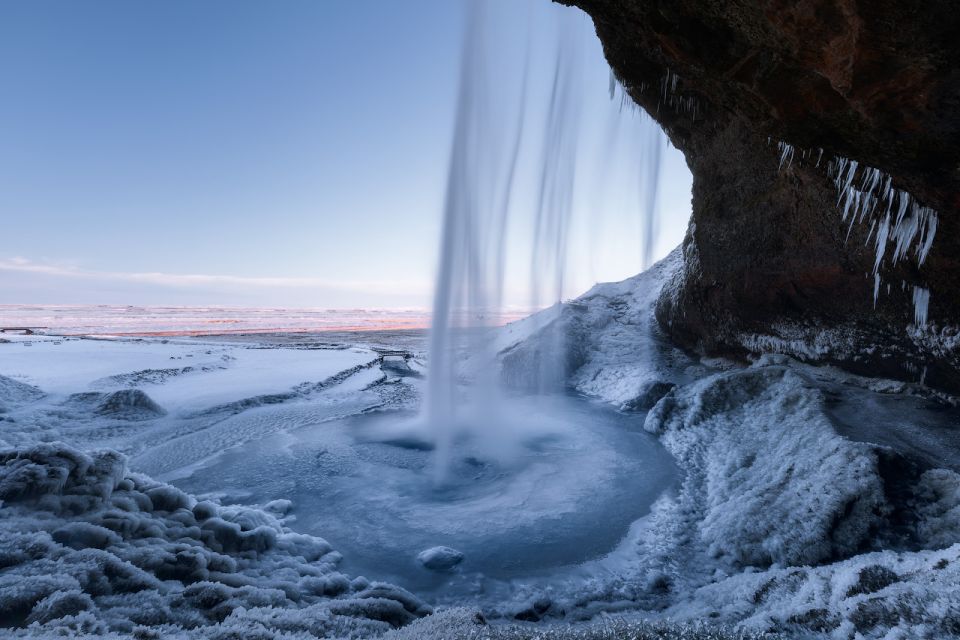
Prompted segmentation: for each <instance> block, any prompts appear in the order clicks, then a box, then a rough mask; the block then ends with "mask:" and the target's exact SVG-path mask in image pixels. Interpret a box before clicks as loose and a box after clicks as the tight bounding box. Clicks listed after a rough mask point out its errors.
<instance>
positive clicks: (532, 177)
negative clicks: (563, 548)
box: [421, 0, 663, 484]
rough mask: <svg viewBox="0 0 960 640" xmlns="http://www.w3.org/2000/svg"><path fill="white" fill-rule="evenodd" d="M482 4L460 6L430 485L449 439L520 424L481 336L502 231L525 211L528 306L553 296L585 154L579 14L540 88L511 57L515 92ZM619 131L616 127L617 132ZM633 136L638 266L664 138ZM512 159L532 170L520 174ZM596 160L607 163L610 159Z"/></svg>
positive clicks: (565, 18) (494, 309) (509, 431)
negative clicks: (499, 63) (522, 198)
mask: <svg viewBox="0 0 960 640" xmlns="http://www.w3.org/2000/svg"><path fill="white" fill-rule="evenodd" d="M487 4H488V3H483V2H480V1H479V0H474V2H472V3H471V4H470V7H469V10H468V20H467V29H466V35H465V38H464V44H463V51H462V57H461V63H460V84H459V89H458V93H457V100H456V111H455V121H454V129H453V140H452V145H451V149H450V160H449V167H448V175H447V182H446V194H445V198H444V204H443V218H442V231H441V242H440V253H439V264H438V268H437V279H436V287H435V292H434V301H433V316H432V323H431V332H430V340H429V372H428V375H427V383H426V391H425V398H424V406H423V411H422V415H421V421H422V424H423V425H424V430H425V435H426V437H427V438H428V439H429V440H430V441H431V443H432V444H433V446H434V449H435V467H436V475H435V479H436V481H437V482H438V483H440V484H442V483H443V481H444V479H445V476H446V473H447V471H448V469H449V465H450V463H451V457H452V452H453V449H454V447H455V445H456V443H457V441H458V440H459V439H461V438H469V437H478V438H483V439H485V440H487V441H489V442H491V443H499V445H502V446H503V447H508V446H509V441H510V440H511V439H516V437H517V436H516V434H517V432H518V431H522V425H511V424H510V416H509V409H508V407H509V401H508V399H507V398H506V397H505V393H504V391H503V390H502V388H501V385H500V383H499V368H498V366H497V362H496V352H495V348H494V341H493V340H492V330H493V328H494V326H495V325H496V323H497V318H498V316H499V314H500V312H501V311H502V306H503V304H504V290H505V282H504V279H505V274H506V269H505V264H506V254H507V250H506V246H507V242H508V227H510V228H513V227H512V226H511V224H508V223H515V222H516V221H517V218H518V217H519V218H526V217H529V218H530V220H529V221H530V223H531V229H532V231H531V242H530V247H529V252H530V259H529V273H530V282H529V284H528V287H527V290H528V292H529V300H530V307H531V308H532V309H537V308H543V307H546V306H550V305H553V304H556V303H558V302H560V301H561V299H562V297H563V295H564V286H565V276H566V269H567V254H568V249H569V246H570V232H571V221H572V218H573V214H574V208H575V207H574V202H575V190H576V188H577V183H578V181H577V174H578V165H580V164H583V163H584V158H583V156H584V155H585V154H584V152H583V151H582V144H581V143H582V140H581V138H582V132H581V129H582V126H581V125H582V123H583V121H584V118H585V116H584V105H583V97H584V95H586V93H587V91H588V89H587V87H586V86H585V84H584V78H583V76H584V74H583V69H582V67H583V62H582V60H583V52H582V48H583V47H582V45H583V42H584V40H585V37H587V35H588V34H586V33H585V30H584V26H585V25H584V23H583V20H582V15H581V14H579V12H574V11H572V10H562V11H560V12H558V13H557V17H558V18H559V22H560V23H559V24H558V28H557V29H556V32H555V33H556V39H555V41H553V42H552V43H551V44H552V46H551V47H550V49H551V50H552V51H551V54H550V55H551V56H552V59H551V60H550V66H551V67H552V68H551V69H550V73H551V75H550V79H549V80H550V84H549V88H548V90H546V91H544V92H535V91H532V90H531V89H530V88H529V87H528V80H529V78H528V73H529V72H528V69H529V67H530V57H531V53H530V48H529V44H527V45H526V49H525V51H526V52H525V54H524V60H522V61H517V63H518V66H520V65H521V64H522V69H523V72H522V77H521V78H520V82H519V85H520V86H519V87H516V86H514V85H515V84H516V80H515V79H514V80H511V79H510V78H509V77H505V76H504V75H503V74H500V73H495V72H494V70H493V69H491V62H490V61H491V60H492V59H493V58H494V56H493V54H494V52H495V51H496V47H497V46H498V40H497V39H498V37H499V35H500V34H498V33H496V32H495V31H494V30H493V29H492V27H491V24H490V15H489V12H490V8H489V7H488V6H487ZM621 91H622V87H621ZM611 97H613V96H612V95H611ZM528 111H529V116H528ZM609 113H610V115H609V117H612V118H615V119H617V121H618V122H619V119H621V118H624V119H625V118H634V117H639V116H641V115H643V117H645V114H641V113H638V112H636V111H635V110H626V111H625V110H623V109H609ZM533 116H537V117H538V118H542V123H540V122H537V123H536V125H537V126H534V125H533V124H530V122H529V120H530V119H531V118H532V117H533ZM611 130H613V129H611ZM620 130H621V126H620V125H619V124H617V125H616V131H620ZM651 132H652V137H651ZM640 134H641V135H638V136H637V140H636V144H634V145H618V146H621V147H623V146H626V147H631V148H634V149H635V150H636V151H637V159H636V161H637V162H638V164H639V167H640V171H639V174H634V176H633V180H635V181H636V182H637V183H638V184H639V185H640V189H639V191H640V193H639V194H638V200H639V207H640V209H641V211H642V215H641V216H640V218H641V223H640V227H641V231H640V234H641V241H640V243H639V244H640V246H641V249H640V256H641V260H640V264H638V270H639V268H646V267H647V266H649V264H650V261H651V258H650V256H651V255H652V254H653V250H654V249H653V246H654V240H655V237H656V226H655V225H656V221H655V208H656V198H657V184H658V181H659V172H660V158H661V154H662V148H663V134H662V132H660V131H659V129H658V128H657V127H656V126H655V125H652V124H651V125H650V126H648V127H647V128H646V129H641V131H640ZM523 160H526V161H527V162H528V163H532V167H530V168H528V169H527V170H523V169H522V167H521V165H522V164H523V163H522V161H523ZM597 161H598V163H601V162H602V163H607V162H609V156H607V155H604V156H603V157H602V158H597ZM520 183H522V185H521V184H520ZM518 187H519V188H518ZM634 189H636V187H634ZM518 191H519V192H523V191H525V192H526V193H528V194H529V196H530V198H529V200H530V201H531V202H530V203H524V204H518V203H517V200H518V193H517V192H518ZM595 215H598V214H595ZM513 226H515V225H513ZM549 334H550V340H551V341H552V342H551V343H550V344H548V345H545V348H544V349H542V351H543V353H544V354H549V357H542V358H541V359H540V367H541V369H542V370H541V372H540V375H539V379H540V380H541V381H543V382H553V383H554V384H556V383H558V382H562V376H561V375H560V374H559V372H562V371H563V364H564V362H563V358H564V353H565V345H564V344H562V340H563V335H562V332H561V331H552V332H549ZM464 360H469V365H470V366H469V367H468V368H469V376H468V377H469V381H464V380H460V376H461V375H463V367H462V366H461V365H462V364H463V361H464ZM465 382H468V383H467V384H465ZM548 386H549V385H546V384H544V385H542V387H541V391H550V390H551V389H550V388H548ZM499 445H497V446H499Z"/></svg>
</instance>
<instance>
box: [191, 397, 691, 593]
mask: <svg viewBox="0 0 960 640" xmlns="http://www.w3.org/2000/svg"><path fill="white" fill-rule="evenodd" d="M510 414H511V416H512V418H513V420H515V421H526V422H529V423H534V424H536V425H537V428H534V429H530V430H529V431H527V430H525V431H524V433H525V434H528V435H525V436H524V437H522V438H520V439H519V443H520V446H517V447H514V448H512V449H511V450H510V451H509V452H507V453H504V452H502V451H496V449H495V448H494V449H491V447H490V443H489V442H483V441H481V440H482V439H469V438H464V439H460V440H458V442H457V444H456V446H455V448H454V449H455V455H454V457H453V460H452V463H451V466H450V470H449V472H448V474H447V478H446V481H445V482H444V483H443V484H442V485H437V484H436V482H435V478H436V474H435V473H433V459H432V451H431V449H430V447H429V446H427V445H425V444H423V443H421V442H419V441H417V440H414V439H410V438H401V437H398V438H390V437H387V436H385V434H390V433H392V430H391V428H390V427H391V425H392V424H402V423H403V422H404V421H409V420H410V417H409V416H406V415H403V414H399V413H396V412H393V413H378V414H368V415H362V416H355V417H352V418H349V419H345V420H342V421H339V422H329V423H324V424H319V425H316V426H314V427H308V428H303V429H299V430H297V431H293V432H287V433H283V434H280V435H276V436H272V437H270V438H267V439H264V440H260V441H257V442H253V443H250V444H248V445H245V446H242V447H238V448H236V449H232V450H230V451H228V452H225V453H224V454H222V455H220V456H218V457H217V458H215V459H213V460H210V461H208V462H207V463H205V464H204V465H203V466H201V467H200V468H198V469H194V470H193V472H192V474H191V475H190V476H188V477H184V478H181V479H180V480H178V481H176V484H178V485H179V486H181V487H182V488H183V489H185V490H188V491H191V492H195V493H208V492H219V493H220V494H221V496H222V497H223V499H224V501H237V502H246V503H265V502H268V501H270V500H275V499H281V498H282V499H289V500H291V501H292V502H293V505H294V507H293V509H292V512H291V513H292V514H293V516H295V520H293V521H292V522H290V526H291V527H292V528H294V529H296V530H299V531H302V532H306V533H311V534H315V535H319V536H321V537H324V538H326V539H327V540H328V541H329V542H330V543H331V544H332V545H333V547H334V548H335V549H337V550H338V551H339V552H341V553H342V554H343V556H344V561H343V564H342V566H341V568H342V569H343V571H344V572H346V573H349V574H351V575H364V576H366V577H368V578H370V579H380V580H389V581H391V582H394V583H396V584H399V585H401V586H404V587H407V588H409V589H412V590H415V591H416V592H417V593H418V594H419V595H421V596H424V597H427V598H431V597H434V598H439V599H443V600H445V601H450V600H451V599H453V600H456V599H457V598H459V597H463V598H467V597H469V598H476V597H477V596H478V595H479V594H481V593H483V592H484V591H485V590H489V589H493V588H495V587H494V585H502V584H504V583H508V582H510V581H513V580H516V579H525V578H535V577H538V576H539V577H543V576H548V575H550V574H563V573H565V572H569V571H575V570H577V567H578V565H581V564H582V563H585V562H587V561H590V560H592V559H596V558H600V557H602V556H604V555H605V554H608V553H609V552H611V551H612V550H614V549H615V548H616V547H617V545H618V543H620V542H621V541H622V540H623V539H624V537H625V536H626V535H627V532H628V531H629V530H630V527H631V525H632V524H633V523H634V522H635V521H637V520H638V519H639V518H642V517H643V516H644V515H645V514H646V513H647V512H648V511H649V508H650V505H651V504H652V503H653V501H654V500H655V499H656V498H657V497H658V496H659V495H660V494H661V493H662V492H664V491H665V490H666V489H667V488H668V487H669V486H670V485H671V484H672V483H673V481H674V480H675V478H676V473H677V472H676V469H675V467H674V465H673V462H672V458H671V457H670V456H669V454H668V453H667V452H666V451H664V449H663V448H662V447H661V446H660V444H659V443H658V442H657V440H656V439H655V438H654V437H652V436H650V435H649V434H647V433H645V432H644V431H643V430H642V424H643V415H642V414H622V413H618V412H616V411H613V410H610V409H609V408H607V407H605V406H602V405H598V404H596V403H594V402H590V401H588V400H585V399H582V398H576V397H567V396H550V397H537V398H527V399H523V400H517V401H515V402H514V403H513V404H512V406H511V407H510ZM492 451H493V452H495V453H492ZM439 545H443V546H447V547H451V548H454V549H456V550H458V551H460V552H462V553H463V554H464V559H463V561H462V562H461V563H460V564H459V565H458V566H457V567H455V568H454V569H452V570H449V571H441V572H437V571H431V570H428V569H426V568H424V567H423V566H422V565H421V564H420V563H419V562H418V561H417V555H418V554H419V553H420V552H421V551H423V550H425V549H428V548H431V547H436V546H439ZM488 595H489V594H488Z"/></svg>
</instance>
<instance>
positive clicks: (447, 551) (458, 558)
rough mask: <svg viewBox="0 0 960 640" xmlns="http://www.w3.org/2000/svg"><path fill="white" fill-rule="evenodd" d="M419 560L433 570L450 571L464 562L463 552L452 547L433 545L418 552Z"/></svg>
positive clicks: (425, 566)
mask: <svg viewBox="0 0 960 640" xmlns="http://www.w3.org/2000/svg"><path fill="white" fill-rule="evenodd" d="M417 562H419V563H420V564H422V565H423V566H424V568H426V569H429V570H431V571H449V570H450V569H452V568H454V567H455V566H457V565H458V564H460V563H461V562H463V553H461V552H460V551H457V550H456V549H451V548H450V547H432V548H430V549H426V550H424V551H421V552H420V553H419V554H417Z"/></svg>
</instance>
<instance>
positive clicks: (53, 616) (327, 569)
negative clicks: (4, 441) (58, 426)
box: [0, 443, 430, 638]
mask: <svg viewBox="0 0 960 640" xmlns="http://www.w3.org/2000/svg"><path fill="white" fill-rule="evenodd" d="M0 500H2V503H0V567H2V570H0V612H2V613H0V626H4V627H8V628H20V631H19V632H17V635H23V636H28V637H30V636H33V637H47V636H49V635H53V634H62V633H67V632H70V631H73V632H84V633H90V634H101V635H102V634H106V633H111V632H114V633H121V634H129V633H132V632H134V631H136V630H138V629H139V630H140V631H137V634H138V635H139V636H140V637H168V636H171V635H182V636H183V637H217V636H219V637H227V636H229V635H230V634H231V633H232V634H234V635H236V634H241V635H243V636H244V637H250V636H249V633H250V632H251V630H256V631H257V632H258V634H257V637H265V638H271V637H283V636H284V634H290V635H296V634H314V635H321V636H323V635H344V636H347V635H351V636H352V635H356V634H358V633H363V634H366V635H369V634H376V633H382V632H383V631H386V630H389V629H391V628H395V627H398V626H401V625H404V624H407V623H409V622H411V621H412V620H415V619H416V618H418V617H420V616H423V615H426V614H428V613H430V608H429V607H427V606H426V605H424V604H423V603H422V602H421V601H420V600H418V599H417V598H416V597H415V596H413V595H411V594H410V593H408V592H406V591H404V590H403V589H400V588H398V587H395V586H392V585H387V584H383V583H370V582H369V581H367V580H366V579H364V578H356V579H353V580H351V579H349V578H348V577H346V576H344V575H343V574H341V573H340V572H338V571H337V570H336V566H337V564H338V562H339V561H340V555H339V554H338V553H336V552H335V551H333V550H332V549H331V548H330V545H329V544H327V542H326V541H324V540H323V539H321V538H317V537H313V536H307V535H302V534H298V533H294V532H292V531H290V530H289V529H287V528H286V527H285V526H284V525H283V523H282V521H281V520H280V519H278V517H277V515H274V514H275V513H276V512H277V511H276V509H272V510H271V511H266V510H260V509H256V508H249V507H242V506H221V505H218V504H215V503H213V502H210V501H197V500H196V499H195V498H194V497H192V496H190V495H188V494H185V493H183V492H182V491H180V490H179V489H177V488H175V487H173V486H170V485H166V484H162V483H159V482H156V481H154V480H151V479H150V478H148V477H146V476H143V475H140V474H131V473H129V472H128V471H127V467H126V459H125V458H124V457H123V456H122V455H121V454H119V453H116V452H114V451H109V450H104V451H96V452H89V453H85V452H81V451H79V450H77V449H74V448H72V447H70V446H68V445H65V444H62V443H52V444H42V445H37V446H33V447H29V448H22V449H7V450H3V451H0ZM274 506H275V507H276V506H277V505H274ZM28 625H29V626H28ZM8 630H9V629H8Z"/></svg>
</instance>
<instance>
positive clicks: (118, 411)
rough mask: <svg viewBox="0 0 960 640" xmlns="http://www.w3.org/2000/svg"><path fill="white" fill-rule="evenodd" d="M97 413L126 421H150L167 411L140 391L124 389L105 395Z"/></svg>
mask: <svg viewBox="0 0 960 640" xmlns="http://www.w3.org/2000/svg"><path fill="white" fill-rule="evenodd" d="M95 411H96V413H98V414H100V415H102V416H109V417H111V418H121V419H124V420H150V419H152V418H159V417H160V416H164V415H166V413H167V412H166V410H164V408H163V407H161V406H160V405H158V404H157V403H156V402H154V401H153V399H152V398H151V397H150V396H148V395H147V394H146V393H144V392H143V391H141V390H140V389H122V390H120V391H113V392H111V393H108V394H105V395H104V396H103V398H102V399H101V400H100V402H99V403H97V406H96V409H95Z"/></svg>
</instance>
